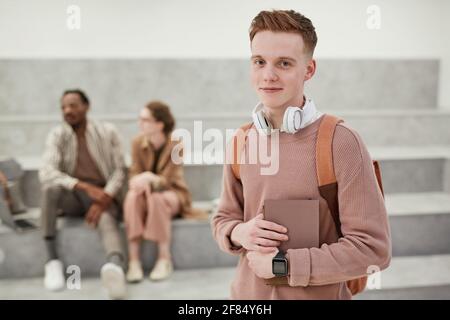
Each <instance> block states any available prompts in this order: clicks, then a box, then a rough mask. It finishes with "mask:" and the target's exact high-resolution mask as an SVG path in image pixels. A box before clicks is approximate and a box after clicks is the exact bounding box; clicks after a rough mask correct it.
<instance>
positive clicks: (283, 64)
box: [280, 61, 291, 68]
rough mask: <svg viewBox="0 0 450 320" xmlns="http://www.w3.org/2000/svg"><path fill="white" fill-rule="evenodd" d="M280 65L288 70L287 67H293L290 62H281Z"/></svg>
mask: <svg viewBox="0 0 450 320" xmlns="http://www.w3.org/2000/svg"><path fill="white" fill-rule="evenodd" d="M280 65H281V66H282V67H283V68H286V67H289V66H290V65H291V63H290V62H289V61H281V62H280Z"/></svg>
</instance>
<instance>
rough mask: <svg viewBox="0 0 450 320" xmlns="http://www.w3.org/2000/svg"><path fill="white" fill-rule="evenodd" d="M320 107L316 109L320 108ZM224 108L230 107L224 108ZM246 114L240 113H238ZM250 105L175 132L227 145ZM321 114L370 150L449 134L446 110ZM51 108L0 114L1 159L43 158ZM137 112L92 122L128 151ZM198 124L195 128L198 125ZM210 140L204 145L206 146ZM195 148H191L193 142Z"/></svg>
mask: <svg viewBox="0 0 450 320" xmlns="http://www.w3.org/2000/svg"><path fill="white" fill-rule="evenodd" d="M318 107H319V106H318ZM223 110H228V109H223ZM242 110H244V112H243V111H242ZM251 110H252V105H249V106H248V108H246V109H242V108H241V109H240V110H239V111H237V112H235V113H230V112H227V111H218V112H216V113H214V112H213V111H211V110H208V112H205V111H202V112H198V113H195V112H191V111H190V112H182V113H180V114H179V115H177V118H176V120H177V128H184V129H186V130H188V131H189V132H190V134H191V137H192V139H194V137H197V139H200V141H201V140H202V137H203V136H202V135H203V134H204V133H205V131H206V130H208V129H216V130H219V131H220V132H221V136H222V137H223V143H224V144H225V143H226V141H227V140H226V130H227V129H228V130H234V129H236V128H239V127H240V126H241V125H243V124H244V123H247V122H250V121H251V114H250V113H251ZM320 110H322V111H323V112H331V113H333V114H336V115H338V116H340V117H342V118H343V119H344V120H345V121H346V122H347V123H348V124H349V125H350V126H351V127H353V128H354V129H355V130H357V131H358V132H359V133H360V135H361V136H362V138H363V139H364V141H365V143H366V144H367V145H370V146H428V145H449V144H450V135H449V134H448V130H447V124H448V123H449V122H450V112H449V111H439V110H437V109H431V108H428V109H427V108H426V109H420V110H408V111H407V112H405V111H403V110H395V109H394V110H389V109H380V108H375V109H373V110H365V109H363V110H348V109H343V110H342V109H337V110H333V109H329V108H326V107H323V108H320ZM56 112H59V109H55V113H54V114H53V115H51V116H45V115H17V114H19V113H16V114H15V115H1V114H0V145H2V150H0V155H13V156H23V155H26V156H30V155H36V154H41V153H42V150H43V147H44V142H45V138H46V136H47V133H48V131H49V129H50V128H52V127H54V126H56V125H58V124H59V123H60V121H61V117H60V115H59V114H58V113H56ZM137 115H138V113H137V112H136V113H129V111H128V113H124V112H123V111H122V112H121V113H118V114H114V113H107V114H98V113H97V114H96V113H93V115H92V118H93V119H98V120H105V121H109V122H112V123H114V124H115V125H116V126H117V128H118V130H119V132H120V133H121V135H122V140H123V143H124V148H125V150H126V151H129V150H130V141H131V139H132V138H133V136H135V135H136V134H137V132H138V126H137ZM195 121H201V123H202V125H201V129H198V130H199V132H200V133H199V134H197V133H196V134H194V123H195ZM197 126H198V124H197ZM209 143H210V142H209V141H205V142H204V143H203V145H204V146H206V145H207V144H209ZM192 145H193V144H192Z"/></svg>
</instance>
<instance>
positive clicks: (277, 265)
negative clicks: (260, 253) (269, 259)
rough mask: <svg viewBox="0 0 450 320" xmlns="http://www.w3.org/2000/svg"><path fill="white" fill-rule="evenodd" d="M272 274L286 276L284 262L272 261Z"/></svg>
mask: <svg viewBox="0 0 450 320" xmlns="http://www.w3.org/2000/svg"><path fill="white" fill-rule="evenodd" d="M272 272H273V274H275V275H286V274H287V270H286V263H285V262H284V261H274V262H273V271H272Z"/></svg>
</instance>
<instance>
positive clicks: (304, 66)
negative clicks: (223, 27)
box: [251, 31, 315, 109]
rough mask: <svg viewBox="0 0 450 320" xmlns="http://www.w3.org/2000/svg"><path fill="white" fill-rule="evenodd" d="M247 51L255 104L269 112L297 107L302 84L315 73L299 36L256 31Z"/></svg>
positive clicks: (300, 101) (301, 99)
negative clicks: (250, 52)
mask: <svg viewBox="0 0 450 320" xmlns="http://www.w3.org/2000/svg"><path fill="white" fill-rule="evenodd" d="M251 51H252V58H251V82H252V86H253V88H254V89H255V91H256V93H257V95H258V98H259V100H260V101H261V102H262V103H263V104H264V105H265V106H266V107H268V108H270V109H277V108H285V107H288V106H301V103H302V101H303V86H304V82H305V81H306V80H308V79H310V78H311V77H312V76H313V74H314V71H315V61H314V60H313V59H312V58H311V57H310V56H309V55H308V54H305V52H304V42H303V38H302V36H301V35H299V34H296V33H287V32H272V31H260V32H258V33H257V34H256V35H255V37H254V38H253V41H252V43H251ZM299 104H300V105H299Z"/></svg>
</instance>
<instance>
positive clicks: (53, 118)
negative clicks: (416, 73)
mask: <svg viewBox="0 0 450 320" xmlns="http://www.w3.org/2000/svg"><path fill="white" fill-rule="evenodd" d="M321 110H322V111H323V112H329V113H332V114H335V115H338V116H342V117H366V116H367V117H371V118H372V117H374V116H376V117H384V116H389V117H391V116H395V117H402V118H404V117H417V116H421V117H423V116H430V117H442V116H450V110H447V109H441V108H439V107H438V106H435V107H433V108H429V109H410V110H408V112H407V113H406V110H403V109H397V110H396V109H377V110H376V111H375V110H352V109H338V110H326V109H321ZM250 112H251V108H249V112H246V113H231V114H230V113H229V112H211V113H208V112H206V113H193V114H190V115H186V114H184V115H181V114H180V115H176V116H177V117H176V118H177V120H178V121H179V122H182V121H190V120H197V119H199V120H200V119H201V120H217V119H242V120H244V121H245V120H246V119H247V120H251V113H250ZM91 117H92V119H97V120H102V121H115V120H124V121H136V114H134V113H133V114H131V113H117V114H113V115H111V114H101V113H92V114H91ZM59 121H61V117H60V116H58V115H50V116H46V115H42V114H36V115H34V114H27V115H23V116H17V115H2V117H1V118H0V123H10V122H16V123H29V122H43V123H48V122H59Z"/></svg>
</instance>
